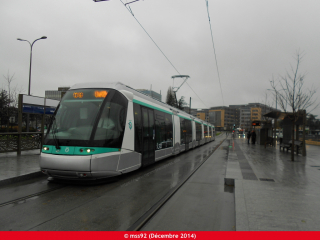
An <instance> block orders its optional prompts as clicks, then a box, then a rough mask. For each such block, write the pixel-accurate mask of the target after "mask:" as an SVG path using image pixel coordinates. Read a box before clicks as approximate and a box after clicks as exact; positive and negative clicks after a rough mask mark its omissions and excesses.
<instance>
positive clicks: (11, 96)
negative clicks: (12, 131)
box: [3, 70, 24, 130]
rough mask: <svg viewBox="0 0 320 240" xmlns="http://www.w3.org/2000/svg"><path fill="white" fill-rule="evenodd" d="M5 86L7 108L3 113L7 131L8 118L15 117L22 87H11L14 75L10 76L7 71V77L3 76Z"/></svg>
mask: <svg viewBox="0 0 320 240" xmlns="http://www.w3.org/2000/svg"><path fill="white" fill-rule="evenodd" d="M3 77H4V79H5V81H6V85H7V91H6V92H7V93H8V95H7V96H8V102H9V104H8V106H7V108H6V110H5V111H3V113H4V114H5V117H6V119H7V130H8V129H9V126H10V117H14V116H16V115H17V107H18V102H19V94H20V93H21V92H23V91H24V90H23V87H22V86H19V85H17V84H16V85H14V86H13V85H12V82H13V80H14V74H13V75H10V72H9V70H8V72H7V75H3Z"/></svg>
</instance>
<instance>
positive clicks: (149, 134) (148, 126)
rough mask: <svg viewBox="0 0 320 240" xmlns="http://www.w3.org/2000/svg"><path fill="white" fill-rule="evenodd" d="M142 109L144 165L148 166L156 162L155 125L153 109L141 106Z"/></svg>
mask: <svg viewBox="0 0 320 240" xmlns="http://www.w3.org/2000/svg"><path fill="white" fill-rule="evenodd" d="M141 110H142V122H143V123H142V124H143V133H142V146H143V147H142V166H143V167H144V166H147V165H149V164H151V163H154V162H155V154H154V151H155V149H154V147H155V126H154V114H153V110H152V109H148V108H144V107H142V108H141Z"/></svg>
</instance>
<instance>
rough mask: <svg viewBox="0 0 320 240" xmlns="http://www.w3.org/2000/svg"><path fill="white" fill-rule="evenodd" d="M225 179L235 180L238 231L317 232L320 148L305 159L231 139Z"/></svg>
mask: <svg viewBox="0 0 320 240" xmlns="http://www.w3.org/2000/svg"><path fill="white" fill-rule="evenodd" d="M229 142H230V145H229V146H230V147H229V154H228V165H227V174H226V175H227V176H226V177H227V178H228V179H234V182H235V198H236V230H237V231H319V230H320V190H319V189H320V188H319V187H320V171H319V170H320V147H319V146H312V145H307V156H306V157H302V156H301V155H298V156H297V155H295V159H294V162H292V161H291V153H290V152H288V153H287V152H283V151H281V152H280V150H279V145H277V146H276V147H275V148H273V147H267V148H265V147H264V146H260V145H253V144H248V143H247V141H246V140H245V139H235V140H233V139H230V140H229Z"/></svg>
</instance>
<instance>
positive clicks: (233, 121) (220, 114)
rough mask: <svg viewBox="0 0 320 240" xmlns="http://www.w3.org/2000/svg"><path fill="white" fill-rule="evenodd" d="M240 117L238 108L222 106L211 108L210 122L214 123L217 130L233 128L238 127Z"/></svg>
mask: <svg viewBox="0 0 320 240" xmlns="http://www.w3.org/2000/svg"><path fill="white" fill-rule="evenodd" d="M239 117H240V113H239V109H238V108H233V107H230V106H229V107H226V106H220V107H212V108H210V109H209V122H210V123H212V124H214V125H215V127H216V129H217V130H231V129H233V126H235V127H236V128H238V127H239V124H240V121H239Z"/></svg>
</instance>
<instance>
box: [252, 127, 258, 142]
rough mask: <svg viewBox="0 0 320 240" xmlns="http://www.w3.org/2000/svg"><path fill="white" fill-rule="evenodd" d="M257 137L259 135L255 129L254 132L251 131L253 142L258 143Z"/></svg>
mask: <svg viewBox="0 0 320 240" xmlns="http://www.w3.org/2000/svg"><path fill="white" fill-rule="evenodd" d="M256 137H257V135H256V132H255V131H254V130H253V131H252V133H251V138H252V140H251V142H252V144H255V143H256Z"/></svg>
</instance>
